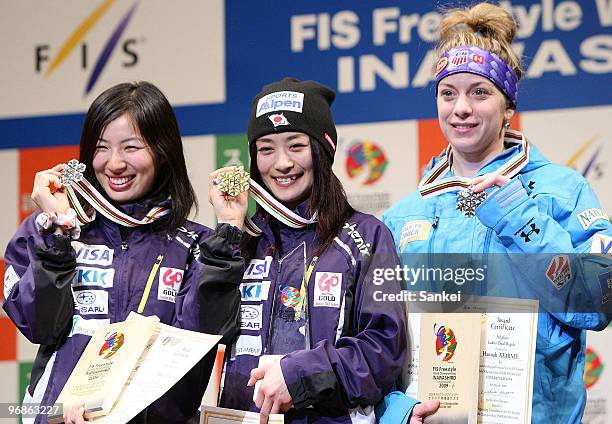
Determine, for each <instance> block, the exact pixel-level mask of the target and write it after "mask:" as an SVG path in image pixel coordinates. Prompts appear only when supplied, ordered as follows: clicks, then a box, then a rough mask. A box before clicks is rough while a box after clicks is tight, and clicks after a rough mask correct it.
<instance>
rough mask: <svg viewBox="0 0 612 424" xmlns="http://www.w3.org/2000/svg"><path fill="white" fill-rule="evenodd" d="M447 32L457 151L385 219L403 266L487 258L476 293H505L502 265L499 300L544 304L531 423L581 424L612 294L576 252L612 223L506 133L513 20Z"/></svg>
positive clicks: (477, 9) (447, 19)
mask: <svg viewBox="0 0 612 424" xmlns="http://www.w3.org/2000/svg"><path fill="white" fill-rule="evenodd" d="M440 32H441V35H440V45H439V51H440V54H441V56H440V59H439V61H438V64H437V67H436V71H435V83H436V98H437V105H438V119H439V123H440V128H441V129H442V132H443V133H444V135H445V137H446V139H447V140H448V143H449V146H448V148H447V149H445V151H444V152H442V154H441V155H440V156H438V157H435V158H433V159H432V161H431V164H430V165H429V167H428V168H427V169H426V170H425V173H424V177H423V180H422V181H421V183H420V184H419V189H418V190H417V191H416V192H415V193H413V194H412V195H410V196H409V197H407V198H406V199H404V200H402V201H401V202H399V203H398V204H397V205H395V206H394V207H392V208H391V209H390V210H388V211H387V212H386V213H385V215H384V216H383V221H384V222H385V223H386V224H387V225H388V227H389V228H390V229H391V231H392V233H393V235H394V238H395V243H396V245H397V246H398V250H399V252H400V255H402V262H404V263H405V262H409V261H410V259H411V258H414V257H415V255H414V254H424V255H426V256H429V255H430V254H431V253H468V252H471V253H472V254H473V253H478V254H482V257H484V258H485V261H486V260H488V263H489V269H488V275H489V278H488V280H487V287H486V289H487V290H489V291H488V293H480V294H489V295H490V294H491V293H492V291H495V290H497V289H499V286H497V287H496V286H491V284H495V283H496V282H495V281H493V280H495V278H494V277H493V274H495V273H496V272H498V271H499V270H500V269H503V270H504V272H502V273H497V274H496V275H498V276H500V275H502V276H503V278H501V280H502V281H503V284H504V285H505V286H504V287H502V290H501V295H502V296H503V295H506V294H508V293H510V292H511V291H512V290H514V289H515V288H516V289H517V290H518V292H521V293H523V294H524V293H529V295H528V296H527V297H529V298H536V299H538V300H539V302H540V309H539V310H540V313H539V317H538V331H537V343H536V353H535V367H534V368H535V375H534V382H533V387H534V389H533V403H532V404H533V409H532V417H533V418H532V421H533V422H538V423H539V422H554V423H574V422H579V421H580V418H581V416H582V412H583V410H584V406H585V401H586V394H585V389H584V383H583V380H582V378H583V371H584V359H585V335H586V332H585V331H584V330H601V329H603V328H605V327H606V326H607V324H608V323H609V321H610V314H609V313H608V314H606V313H605V311H604V310H603V303H604V298H603V296H604V295H605V294H606V293H609V289H607V288H605V287H604V286H601V285H600V283H599V281H600V279H601V275H605V273H606V270H607V271H609V270H610V263H609V261H606V260H605V259H603V258H601V257H599V258H595V257H593V256H592V255H582V256H578V254H584V253H591V252H593V253H601V252H602V246H606V245H607V244H608V243H609V242H610V241H612V239H611V238H610V235H612V230H611V226H610V222H609V221H608V219H607V216H606V215H605V213H604V212H603V211H602V210H601V207H600V205H599V202H598V201H597V198H596V197H595V194H594V193H593V191H592V190H591V188H590V186H589V184H588V183H587V182H586V181H585V180H584V178H582V176H580V175H579V174H578V173H576V172H575V171H573V170H571V169H569V168H566V167H563V166H560V165H555V164H552V163H550V162H549V161H548V160H547V159H545V158H544V157H543V156H542V154H541V153H540V152H539V151H538V150H537V149H536V147H534V146H533V145H532V144H530V143H529V142H528V141H527V140H526V139H525V137H524V136H523V134H522V133H520V132H518V131H514V130H511V129H509V121H510V118H511V117H512V115H513V114H514V111H515V109H516V106H517V83H518V81H519V79H520V78H521V75H522V71H521V63H520V59H519V57H518V56H517V55H516V53H515V52H514V51H513V50H512V47H511V43H512V41H513V39H514V35H515V32H516V23H515V21H514V20H513V18H512V16H511V15H510V14H509V13H508V12H507V11H505V10H504V9H503V8H501V7H498V6H495V5H492V4H489V3H480V4H477V5H475V6H473V7H470V8H466V9H461V10H452V11H449V12H447V13H446V15H445V16H444V18H443V20H442V23H441V31H440ZM493 253H497V254H498V255H490V254H493ZM405 254H411V255H405ZM512 254H514V256H513V255H512ZM494 256H495V257H496V258H504V259H503V260H502V259H494ZM485 263H486V262H485ZM497 283H498V284H499V282H497ZM463 289H466V290H469V289H470V288H469V287H463ZM506 297H509V296H506ZM383 422H385V421H383Z"/></svg>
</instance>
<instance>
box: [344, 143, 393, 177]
mask: <svg viewBox="0 0 612 424" xmlns="http://www.w3.org/2000/svg"><path fill="white" fill-rule="evenodd" d="M387 165H389V162H388V161H387V157H386V156H385V153H384V152H383V151H382V149H381V148H380V147H379V146H377V145H376V144H374V143H373V142H371V141H368V140H362V141H357V142H355V143H353V144H351V146H350V147H349V149H348V154H347V157H346V173H347V174H348V175H349V177H351V178H356V177H358V176H359V175H361V174H362V173H363V172H364V171H365V170H366V169H369V174H368V178H367V179H366V180H365V182H364V183H363V184H364V185H372V184H374V183H376V182H377V181H378V180H380V179H381V178H382V176H383V174H384V173H385V169H386V168H387Z"/></svg>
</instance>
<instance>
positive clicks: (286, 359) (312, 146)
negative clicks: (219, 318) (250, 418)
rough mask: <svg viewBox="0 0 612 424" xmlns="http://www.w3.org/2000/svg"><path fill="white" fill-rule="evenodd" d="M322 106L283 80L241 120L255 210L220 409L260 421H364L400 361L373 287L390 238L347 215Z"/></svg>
mask: <svg viewBox="0 0 612 424" xmlns="http://www.w3.org/2000/svg"><path fill="white" fill-rule="evenodd" d="M334 97H335V94H334V92H333V91H331V90H330V89H329V88H327V87H325V86H323V85H321V84H319V83H317V82H314V81H298V80H296V79H293V78H285V79H283V80H282V81H277V82H274V83H271V84H268V85H266V86H265V87H263V89H262V91H261V92H260V93H259V94H257V96H255V98H254V99H253V104H252V109H251V114H250V117H249V125H248V140H249V148H250V154H251V177H252V181H251V194H252V195H253V196H254V197H255V198H256V200H257V202H258V204H259V206H258V208H257V212H256V214H255V216H254V218H253V220H252V221H250V220H247V222H246V227H247V229H248V231H249V233H250V235H249V236H246V237H245V238H244V239H243V241H242V244H241V245H242V250H243V254H244V255H245V256H246V258H247V260H248V262H247V265H246V271H245V273H244V277H243V282H242V310H241V331H240V336H239V337H238V339H237V341H236V343H235V345H234V346H233V347H232V350H231V354H230V355H228V358H227V361H226V368H225V379H224V387H223V392H222V394H221V402H220V405H221V406H223V407H227V408H234V409H240V410H247V411H248V410H251V411H261V422H263V423H265V422H267V420H268V416H269V414H270V413H284V414H285V423H307V422H315V421H316V422H319V423H346V422H351V419H373V418H374V415H373V407H372V405H374V404H376V403H377V402H378V401H379V400H380V399H381V398H382V397H383V396H384V395H385V393H387V392H388V391H389V390H390V389H391V386H392V384H393V383H394V381H395V379H396V378H397V376H398V375H399V371H400V367H401V364H402V361H403V357H404V353H403V352H404V351H405V333H404V331H405V327H404V326H405V323H404V319H403V313H402V309H401V306H400V305H398V304H397V302H395V303H391V302H384V301H383V300H382V295H383V294H384V293H389V292H397V290H398V283H397V281H395V280H393V279H391V280H389V281H384V282H382V281H377V280H376V276H378V277H380V276H379V275H378V271H377V270H381V269H383V268H394V267H395V266H396V265H397V263H398V262H397V255H396V253H395V247H394V245H393V239H392V237H391V234H390V233H389V231H388V230H387V228H386V227H385V226H384V225H383V224H382V223H381V222H380V221H379V220H377V219H376V218H374V217H373V216H370V215H365V214H362V213H359V212H355V211H354V210H353V209H352V208H351V206H350V205H349V203H348V201H347V199H346V195H345V193H344V190H343V188H342V185H341V184H340V181H339V180H338V178H337V177H336V176H335V175H334V173H333V171H332V163H333V159H334V153H335V150H336V144H337V135H336V127H335V124H334V121H333V118H332V113H331V104H332V102H333V100H334ZM378 284H380V285H378ZM376 292H378V294H376ZM377 299H378V300H379V301H377Z"/></svg>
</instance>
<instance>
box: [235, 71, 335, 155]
mask: <svg viewBox="0 0 612 424" xmlns="http://www.w3.org/2000/svg"><path fill="white" fill-rule="evenodd" d="M335 97H336V94H335V93H334V92H333V91H332V90H331V89H329V88H328V87H326V86H324V85H322V84H319V83H318V82H316V81H299V80H297V79H295V78H284V79H283V80H281V81H277V82H273V83H271V84H268V85H266V86H264V88H263V89H262V90H261V91H260V92H259V94H257V95H256V96H255V98H253V104H252V105H251V113H250V115H249V128H248V132H247V136H248V139H249V144H252V143H254V142H255V140H257V139H258V138H260V137H262V136H264V135H266V134H274V133H282V132H302V133H305V134H308V135H309V136H311V137H313V138H314V139H315V140H317V141H318V142H319V143H320V144H321V146H323V150H325V152H327V154H329V156H330V157H331V160H332V162H333V160H334V153H335V151H336V144H337V138H338V136H337V134H336V126H335V124H334V119H333V117H332V113H331V109H330V107H331V104H332V103H333V101H334V98H335Z"/></svg>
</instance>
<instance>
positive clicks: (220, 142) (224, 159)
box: [207, 93, 256, 215]
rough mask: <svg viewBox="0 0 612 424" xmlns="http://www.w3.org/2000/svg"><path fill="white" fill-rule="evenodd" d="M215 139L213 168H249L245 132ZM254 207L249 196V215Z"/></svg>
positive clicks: (253, 210)
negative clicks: (214, 163) (214, 164)
mask: <svg viewBox="0 0 612 424" xmlns="http://www.w3.org/2000/svg"><path fill="white" fill-rule="evenodd" d="M254 94H255V93H254ZM246 113H248V112H246ZM246 118H247V115H245V116H244V119H245V120H246ZM216 140H217V142H216V151H217V154H216V158H217V162H216V166H215V168H214V169H219V168H224V167H226V166H244V170H245V171H248V170H249V169H250V166H251V161H250V156H249V143H248V141H247V137H246V134H230V135H219V136H217V138H216ZM207 181H208V179H207ZM207 190H208V186H207ZM207 196H208V191H207ZM255 207H256V203H255V200H253V199H252V198H251V197H249V215H253V214H254V213H255Z"/></svg>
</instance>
